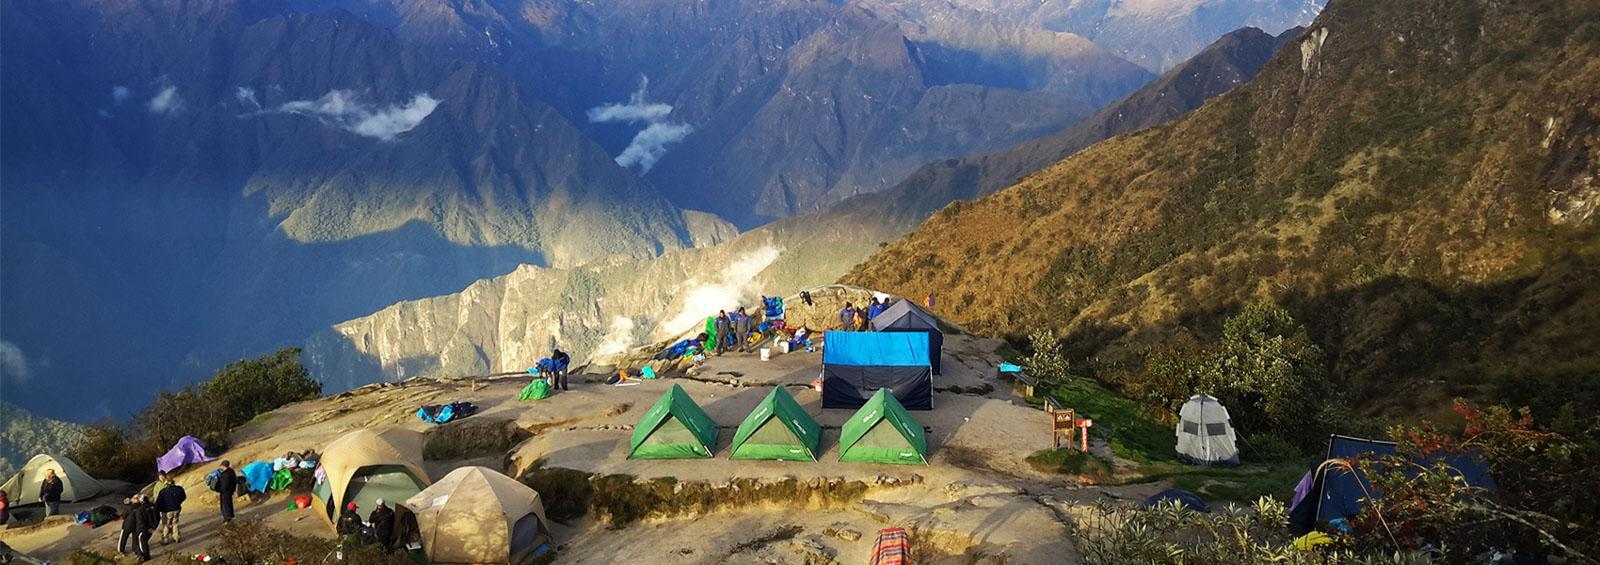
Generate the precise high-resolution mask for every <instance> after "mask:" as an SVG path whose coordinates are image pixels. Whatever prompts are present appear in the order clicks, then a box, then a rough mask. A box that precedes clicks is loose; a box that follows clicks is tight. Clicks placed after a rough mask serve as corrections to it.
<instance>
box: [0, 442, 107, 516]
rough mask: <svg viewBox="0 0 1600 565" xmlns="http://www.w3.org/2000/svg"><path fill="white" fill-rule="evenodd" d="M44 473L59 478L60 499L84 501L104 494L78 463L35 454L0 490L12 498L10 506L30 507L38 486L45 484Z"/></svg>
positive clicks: (36, 495)
mask: <svg viewBox="0 0 1600 565" xmlns="http://www.w3.org/2000/svg"><path fill="white" fill-rule="evenodd" d="M45 471H55V472H56V476H57V477H60V478H61V500H63V501H66V502H77V501H79V500H87V499H90V498H93V497H94V496H95V495H97V494H100V493H101V492H104V491H105V487H102V486H100V481H97V480H95V479H94V477H91V476H89V474H88V473H85V472H83V469H82V468H80V467H78V464H77V463H73V462H72V460H71V459H67V458H66V457H63V456H60V455H35V456H33V459H29V460H28V464H27V465H23V466H22V469H21V470H19V471H17V474H16V475H13V476H12V477H11V479H10V480H7V481H6V484H5V485H3V486H0V490H3V491H6V495H7V496H9V497H11V504H14V505H17V506H21V505H24V504H33V503H36V502H40V500H39V483H41V482H43V481H44V475H45Z"/></svg>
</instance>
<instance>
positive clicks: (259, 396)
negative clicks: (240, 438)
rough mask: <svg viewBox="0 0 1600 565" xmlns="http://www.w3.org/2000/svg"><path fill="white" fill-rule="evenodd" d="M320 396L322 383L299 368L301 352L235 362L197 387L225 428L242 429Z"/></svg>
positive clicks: (286, 351) (290, 350)
mask: <svg viewBox="0 0 1600 565" xmlns="http://www.w3.org/2000/svg"><path fill="white" fill-rule="evenodd" d="M321 394H322V383H319V382H317V381H316V380H315V379H312V378H311V372H310V371H307V370H306V368H305V366H303V365H301V364H300V349H298V348H292V347H286V348H284V349H281V350H278V352H277V353H274V354H272V355H266V356H262V357H258V358H256V359H251V360H246V361H235V362H233V363H229V364H228V366H226V367H223V368H222V370H221V371H217V374H216V376H214V377H212V378H211V380H209V381H206V382H203V383H200V396H201V397H203V398H204V399H205V401H206V402H212V403H216V404H217V406H218V407H219V408H220V409H221V410H222V411H223V418H224V421H225V422H226V423H227V427H229V428H232V427H235V426H239V425H243V424H245V423H246V422H249V421H250V419H251V418H254V417H256V415H257V414H261V413H263V412H268V411H271V410H274V409H276V408H278V407H279V406H283V405H285V404H289V403H291V402H299V401H301V400H310V399H312V398H316V397H317V396H319V395H321Z"/></svg>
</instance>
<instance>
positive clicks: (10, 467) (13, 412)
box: [0, 402, 83, 494]
mask: <svg viewBox="0 0 1600 565" xmlns="http://www.w3.org/2000/svg"><path fill="white" fill-rule="evenodd" d="M82 438H83V431H82V428H81V427H79V426H78V425H76V424H71V423H68V422H62V421H60V420H51V419H49V418H41V417H39V416H35V415H33V413H31V412H28V411H27V410H23V409H22V407H21V406H17V405H15V404H12V403H10V402H0V477H7V478H9V477H10V476H11V474H12V473H15V472H17V468H18V467H21V466H22V465H23V464H25V463H27V462H28V459H30V458H32V457H33V456H34V455H37V454H40V453H62V452H66V451H69V450H70V449H71V448H72V446H74V445H77V443H78V441H79V440H80V439H82ZM10 494H15V493H10Z"/></svg>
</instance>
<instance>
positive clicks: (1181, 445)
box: [1176, 394, 1239, 466]
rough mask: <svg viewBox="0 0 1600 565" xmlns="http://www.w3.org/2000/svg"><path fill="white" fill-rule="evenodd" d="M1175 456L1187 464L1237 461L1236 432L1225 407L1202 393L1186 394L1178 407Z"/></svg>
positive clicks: (1233, 462) (1227, 463)
mask: <svg viewBox="0 0 1600 565" xmlns="http://www.w3.org/2000/svg"><path fill="white" fill-rule="evenodd" d="M1176 433H1177V435H1178V448H1177V449H1178V460H1180V461H1183V462H1184V463H1188V464H1190V465H1206V466H1217V465H1221V466H1231V465H1238V464H1239V448H1238V446H1237V445H1236V444H1235V440H1237V439H1238V435H1237V434H1236V433H1235V432H1234V429H1233V423H1232V422H1231V421H1230V420H1229V419H1228V409H1227V408H1224V407H1223V406H1222V404H1221V403H1219V402H1217V399H1215V398H1212V397H1210V396H1207V395H1204V394H1197V395H1194V396H1191V397H1189V401H1188V402H1185V403H1183V407H1182V408H1180V409H1178V425H1177V432H1176Z"/></svg>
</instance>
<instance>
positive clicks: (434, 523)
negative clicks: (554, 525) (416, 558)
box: [406, 467, 550, 563]
mask: <svg viewBox="0 0 1600 565" xmlns="http://www.w3.org/2000/svg"><path fill="white" fill-rule="evenodd" d="M406 506H407V507H409V508H410V509H411V510H412V511H413V512H415V513H416V514H417V526H418V527H419V528H420V529H421V530H422V548H423V551H425V552H427V554H428V562H430V563H518V562H521V561H522V559H523V558H525V557H527V556H528V554H529V553H531V552H532V551H533V550H534V549H535V548H537V547H539V546H540V545H541V544H543V543H545V542H547V541H549V540H550V535H549V530H547V529H546V522H545V517H544V503H542V502H541V501H540V500H539V493H538V492H535V491H534V490H533V489H531V488H528V486H527V485H524V484H522V483H520V482H517V481H516V479H512V478H511V477H507V476H505V475H502V474H500V473H499V472H496V471H495V470H493V469H489V468H487V467H461V468H459V469H456V470H454V471H451V472H450V474H448V475H445V476H444V478H443V479H439V482H437V483H434V484H433V486H430V487H428V488H427V489H426V490H423V491H422V492H420V493H417V494H416V496H413V497H411V499H410V500H407V501H406Z"/></svg>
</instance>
